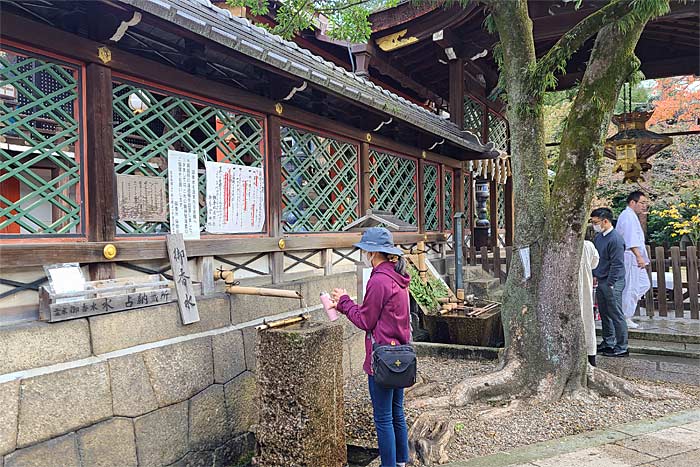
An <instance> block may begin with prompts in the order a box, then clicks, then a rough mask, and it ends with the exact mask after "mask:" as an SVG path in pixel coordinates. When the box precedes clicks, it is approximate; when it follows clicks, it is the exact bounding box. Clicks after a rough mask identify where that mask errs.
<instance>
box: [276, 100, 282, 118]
mask: <svg viewBox="0 0 700 467" xmlns="http://www.w3.org/2000/svg"><path fill="white" fill-rule="evenodd" d="M275 112H277V115H282V112H284V107H283V106H282V104H280V103H279V102H278V103H276V104H275Z"/></svg>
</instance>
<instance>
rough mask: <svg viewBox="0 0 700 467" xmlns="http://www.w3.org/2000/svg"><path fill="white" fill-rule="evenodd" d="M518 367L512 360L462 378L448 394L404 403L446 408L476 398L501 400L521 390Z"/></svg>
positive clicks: (409, 405)
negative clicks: (496, 368)
mask: <svg viewBox="0 0 700 467" xmlns="http://www.w3.org/2000/svg"><path fill="white" fill-rule="evenodd" d="M519 369H520V363H519V362H517V360H514V361H513V362H512V363H509V364H507V365H506V366H505V367H503V368H502V369H501V370H498V371H495V372H493V373H489V374H486V375H479V376H474V377H471V378H466V379H464V380H463V381H462V382H460V383H459V384H457V385H456V386H455V387H454V388H452V392H451V394H450V395H449V396H441V397H426V398H422V399H416V400H412V401H410V402H408V403H407V404H406V405H407V406H408V407H410V408H412V409H447V408H450V407H462V406H465V405H467V404H469V403H470V402H474V401H476V400H503V399H506V398H509V397H510V396H511V395H515V394H520V393H521V392H522V390H523V385H522V383H520V382H519V381H518V377H517V376H518V370H519Z"/></svg>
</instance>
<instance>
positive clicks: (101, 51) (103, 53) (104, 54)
mask: <svg viewBox="0 0 700 467" xmlns="http://www.w3.org/2000/svg"><path fill="white" fill-rule="evenodd" d="M97 56H98V57H99V59H100V60H102V63H109V62H111V61H112V51H111V50H109V49H108V48H107V47H104V46H102V47H100V48H98V49H97Z"/></svg>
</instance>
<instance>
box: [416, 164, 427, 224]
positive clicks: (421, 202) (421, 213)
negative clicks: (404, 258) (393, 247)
mask: <svg viewBox="0 0 700 467" xmlns="http://www.w3.org/2000/svg"><path fill="white" fill-rule="evenodd" d="M424 171H425V163H424V162H423V159H422V158H421V159H418V186H417V194H418V232H420V233H423V232H425V193H423V177H424Z"/></svg>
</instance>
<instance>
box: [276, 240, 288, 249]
mask: <svg viewBox="0 0 700 467" xmlns="http://www.w3.org/2000/svg"><path fill="white" fill-rule="evenodd" d="M277 246H279V247H280V250H284V247H286V246H287V242H286V241H285V240H284V238H280V241H279V242H277Z"/></svg>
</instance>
